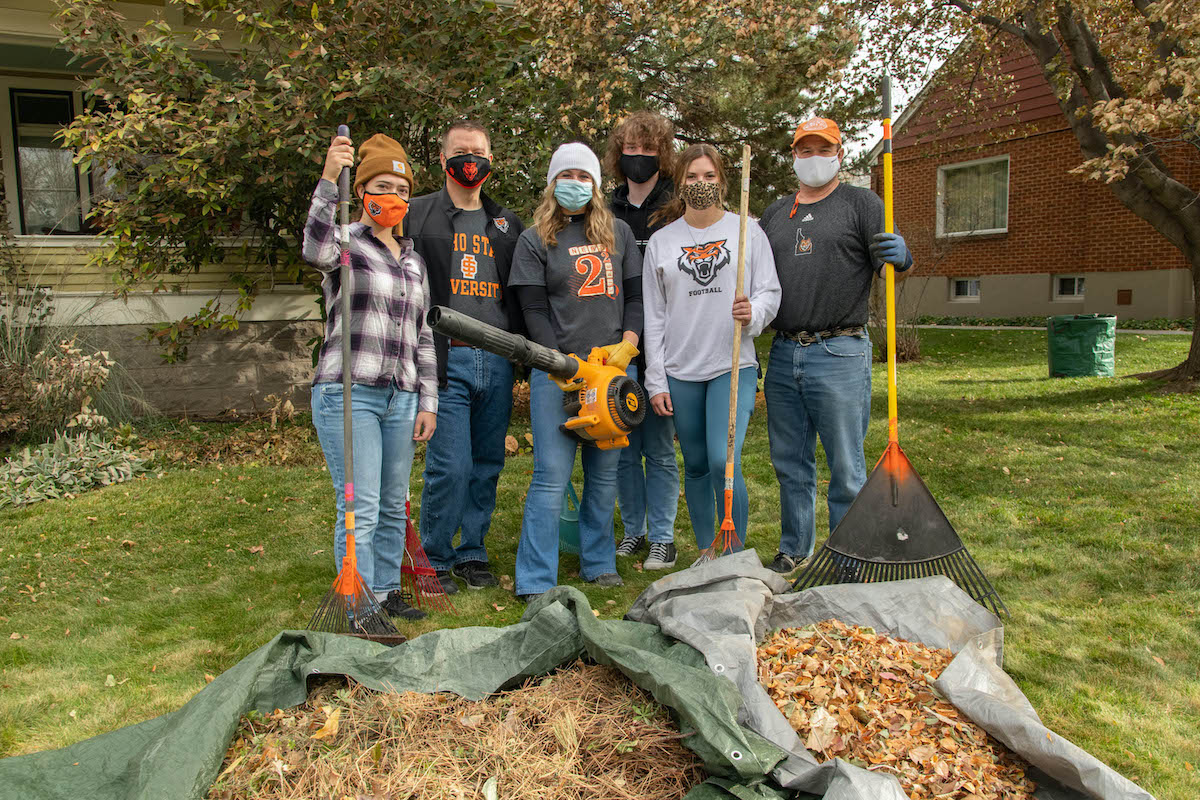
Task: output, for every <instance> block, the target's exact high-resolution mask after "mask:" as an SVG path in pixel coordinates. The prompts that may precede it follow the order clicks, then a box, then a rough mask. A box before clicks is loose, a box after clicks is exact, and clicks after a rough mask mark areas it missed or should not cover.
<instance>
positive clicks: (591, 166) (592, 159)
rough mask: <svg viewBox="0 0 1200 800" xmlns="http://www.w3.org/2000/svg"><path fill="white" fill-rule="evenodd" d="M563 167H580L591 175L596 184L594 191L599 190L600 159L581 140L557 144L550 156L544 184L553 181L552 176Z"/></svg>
mask: <svg viewBox="0 0 1200 800" xmlns="http://www.w3.org/2000/svg"><path fill="white" fill-rule="evenodd" d="M564 169H581V170H583V171H584V172H586V173H587V174H589V175H591V176H592V183H594V184H595V185H596V189H595V190H594V191H599V190H600V159H598V158H596V154H595V153H593V152H592V149H591V148H590V147H588V146H587V145H586V144H584V143H583V142H568V143H567V144H564V145H559V147H558V149H557V150H555V151H554V155H553V156H551V157H550V170H549V171H548V172H547V173H546V185H547V186H549V185H550V184H552V183H554V178H555V177H556V176H557V175H558V173H560V172H562V171H563V170H564Z"/></svg>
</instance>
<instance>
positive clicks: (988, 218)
mask: <svg viewBox="0 0 1200 800" xmlns="http://www.w3.org/2000/svg"><path fill="white" fill-rule="evenodd" d="M1007 232H1008V156H994V157H992V158H980V159H976V160H974V161H963V162H961V163H958V164H946V165H944V166H941V167H938V175H937V235H938V236H982V235H985V234H994V233H1007Z"/></svg>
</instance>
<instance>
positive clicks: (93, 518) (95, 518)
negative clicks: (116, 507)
mask: <svg viewBox="0 0 1200 800" xmlns="http://www.w3.org/2000/svg"><path fill="white" fill-rule="evenodd" d="M86 519H87V521H88V522H99V521H100V518H99V517H87V518H86Z"/></svg>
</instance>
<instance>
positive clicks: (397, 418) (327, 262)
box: [303, 134, 438, 619]
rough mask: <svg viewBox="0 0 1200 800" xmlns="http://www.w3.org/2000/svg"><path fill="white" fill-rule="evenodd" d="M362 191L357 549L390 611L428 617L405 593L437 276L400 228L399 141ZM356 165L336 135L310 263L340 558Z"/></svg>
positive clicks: (357, 294) (355, 267)
mask: <svg viewBox="0 0 1200 800" xmlns="http://www.w3.org/2000/svg"><path fill="white" fill-rule="evenodd" d="M361 156H362V157H361V160H360V163H359V165H358V169H357V171H356V173H355V180H354V191H355V194H356V195H357V196H358V197H359V199H360V200H362V201H363V212H362V216H361V217H360V219H359V221H358V222H355V223H352V224H351V225H350V270H351V277H352V289H351V291H352V296H351V300H350V302H351V305H352V307H353V314H352V315H351V318H350V337H351V339H350V341H351V352H352V354H353V361H352V363H351V381H352V383H353V390H352V392H351V417H352V422H353V429H354V484H355V485H354V500H355V531H354V533H355V537H354V538H355V549H356V552H357V555H358V571H359V574H360V575H361V576H362V579H363V582H364V583H365V584H366V585H367V586H369V587H370V588H371V591H372V592H374V594H375V597H376V599H378V600H379V601H380V602H381V603H382V605H383V608H384V610H385V611H387V612H388V614H389V615H391V616H393V617H396V616H399V617H403V618H405V619H420V618H421V617H424V616H425V614H424V612H422V611H420V610H419V609H416V608H412V607H411V606H409V605H408V604H407V603H405V602H404V600H403V599H402V598H401V596H400V565H401V562H402V560H403V557H404V534H405V526H406V521H407V518H406V515H405V509H404V506H405V499H406V498H407V495H408V478H409V472H410V471H411V469H412V460H413V451H414V449H415V448H416V443H417V442H424V441H428V440H429V438H430V437H431V436H432V435H433V431H434V427H435V426H436V424H437V404H438V387H437V362H436V359H435V355H434V349H433V332H432V331H431V330H430V329H429V326H428V325H426V323H425V312H426V311H428V310H429V285H428V281H427V279H426V276H425V264H424V262H423V261H422V260H421V257H420V256H419V255H417V253H416V252H415V251H414V250H413V244H412V240H411V239H408V238H405V237H403V236H397V235H396V234H395V230H396V227H397V226H398V225H399V224H400V222H401V220H402V219H403V217H404V213H405V212H406V211H407V209H408V198H409V196H410V194H411V192H412V189H413V181H412V168H411V166H410V165H409V162H408V156H407V155H406V154H405V152H404V148H403V147H401V146H400V144H399V143H398V142H396V141H394V140H392V139H390V138H388V137H387V136H384V135H382V134H377V135H375V136H372V137H371V138H370V139H368V140H367V141H366V142H364V143H363V146H362V148H361ZM353 166H354V148H353V145H352V143H351V141H350V139H349V138H347V137H344V136H338V137H335V138H334V140H333V143H332V145H331V146H330V148H329V151H328V153H327V154H326V157H325V167H324V170H323V171H322V173H321V180H320V181H319V182H318V183H317V188H316V190H315V191H314V192H313V197H312V205H310V206H309V210H308V223H307V224H306V225H305V227H304V250H303V253H304V260H305V261H307V262H308V263H309V264H311V265H313V266H314V267H316V268H317V269H318V270H320V271H321V273H322V279H321V288H322V291H323V292H324V295H325V309H326V312H327V317H328V318H327V319H326V322H325V341H324V343H323V344H322V345H321V354H320V359H319V361H318V362H317V371H316V375H315V377H314V378H313V386H312V412H313V425H314V426H315V427H316V429H317V436H318V438H319V439H320V441H321V449H322V450H323V451H324V453H325V463H326V465H327V466H328V467H329V475H330V478H331V479H332V481H333V488H334V490H335V492H336V496H337V510H338V516H337V524H336V526H335V528H334V565H335V568H336V566H337V565H339V564H341V562H342V557H343V556H344V555H345V552H346V527H345V501H344V490H343V487H344V482H343V428H342V408H343V403H342V400H343V395H342V338H341V331H342V320H341V290H342V287H341V285H340V283H341V281H340V277H339V271H338V267H339V263H340V256H341V246H340V244H339V243H338V240H337V221H336V215H337V201H338V190H337V179H338V175H339V174H340V173H341V170H342V168H343V167H353Z"/></svg>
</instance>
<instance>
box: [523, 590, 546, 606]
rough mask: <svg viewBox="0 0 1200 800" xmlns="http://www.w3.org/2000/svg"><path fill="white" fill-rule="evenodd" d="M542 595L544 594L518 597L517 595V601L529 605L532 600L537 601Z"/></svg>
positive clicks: (535, 593) (537, 593) (532, 593)
mask: <svg viewBox="0 0 1200 800" xmlns="http://www.w3.org/2000/svg"><path fill="white" fill-rule="evenodd" d="M544 594H545V592H530V593H529V594H519V595H517V599H518V600H520V601H521V602H522V603H524V604H525V605H529V604H530V603H532V602H533V601H534V600H537V599H538V598H539V597H541V596H542V595H544Z"/></svg>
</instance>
